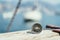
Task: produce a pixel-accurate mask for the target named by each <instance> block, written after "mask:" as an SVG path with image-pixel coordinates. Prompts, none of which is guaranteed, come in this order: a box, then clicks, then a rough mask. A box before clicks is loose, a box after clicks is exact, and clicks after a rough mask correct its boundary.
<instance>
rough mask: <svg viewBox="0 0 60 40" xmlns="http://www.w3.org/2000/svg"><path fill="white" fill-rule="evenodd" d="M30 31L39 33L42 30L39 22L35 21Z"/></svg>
mask: <svg viewBox="0 0 60 40" xmlns="http://www.w3.org/2000/svg"><path fill="white" fill-rule="evenodd" d="M32 31H33V32H35V33H40V32H41V31H42V26H41V25H40V24H39V23H35V24H34V25H33V27H32Z"/></svg>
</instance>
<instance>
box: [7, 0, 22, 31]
mask: <svg viewBox="0 0 60 40" xmlns="http://www.w3.org/2000/svg"><path fill="white" fill-rule="evenodd" d="M20 4H21V0H19V2H18V4H17V7H16V10H15V12H14V14H13V17H12V18H11V21H10V23H9V24H8V27H7V32H9V30H10V28H11V25H12V23H13V21H14V18H15V16H16V13H17V11H18V9H19V7H20Z"/></svg>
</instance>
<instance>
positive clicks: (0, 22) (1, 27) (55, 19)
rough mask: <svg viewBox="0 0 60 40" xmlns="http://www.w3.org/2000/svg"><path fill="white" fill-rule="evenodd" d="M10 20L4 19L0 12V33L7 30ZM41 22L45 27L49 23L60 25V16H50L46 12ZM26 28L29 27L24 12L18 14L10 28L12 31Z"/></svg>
mask: <svg viewBox="0 0 60 40" xmlns="http://www.w3.org/2000/svg"><path fill="white" fill-rule="evenodd" d="M9 21H10V20H8V19H3V17H2V14H0V33H3V32H6V29H7V25H8V23H9ZM40 24H41V25H42V27H43V28H45V26H46V25H47V24H53V25H57V26H60V16H48V15H46V14H43V16H42V20H41V21H40ZM26 29H28V27H27V25H26V24H25V23H24V18H23V14H22V13H21V14H17V15H16V17H15V19H14V22H13V24H12V26H11V28H10V31H18V30H26Z"/></svg>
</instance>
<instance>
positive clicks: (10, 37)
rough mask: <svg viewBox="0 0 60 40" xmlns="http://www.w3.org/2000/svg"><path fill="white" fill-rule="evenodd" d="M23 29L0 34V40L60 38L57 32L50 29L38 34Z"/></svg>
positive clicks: (48, 39) (53, 39)
mask: <svg viewBox="0 0 60 40" xmlns="http://www.w3.org/2000/svg"><path fill="white" fill-rule="evenodd" d="M27 32H28V30H25V31H16V32H9V33H3V34H0V40H60V36H59V34H58V33H54V32H52V31H50V30H43V31H42V32H41V33H39V34H31V33H27Z"/></svg>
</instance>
